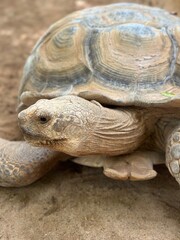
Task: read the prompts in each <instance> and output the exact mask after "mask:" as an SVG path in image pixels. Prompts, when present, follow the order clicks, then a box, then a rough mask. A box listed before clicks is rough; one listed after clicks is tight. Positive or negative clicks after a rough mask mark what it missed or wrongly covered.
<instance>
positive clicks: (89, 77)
mask: <svg viewBox="0 0 180 240" xmlns="http://www.w3.org/2000/svg"><path fill="white" fill-rule="evenodd" d="M179 47H180V19H179V18H178V17H177V16H173V15H171V14H170V13H168V12H167V11H165V10H162V9H158V8H152V7H148V6H143V5H139V4H132V3H129V4H127V3H121V4H120V3H118V4H111V5H107V6H100V7H92V8H89V9H84V10H81V11H77V12H74V13H72V14H70V15H68V16H67V17H65V18H63V19H62V20H60V21H58V22H56V23H55V24H53V25H52V26H51V27H50V28H49V30H48V31H47V32H46V33H45V34H44V36H42V37H41V39H40V40H39V41H38V42H37V44H36V45H35V47H34V49H33V50H32V52H31V55H30V56H29V57H28V59H27V62H26V64H25V67H24V72H23V77H22V81H21V85H20V90H19V105H18V112H19V114H18V121H19V126H20V128H21V130H22V132H23V135H24V138H25V141H21V142H9V141H7V140H4V139H1V141H0V149H1V150H0V152H1V155H0V185H1V186H25V185H28V184H30V183H32V182H34V181H35V180H37V179H39V178H40V177H41V176H43V175H44V174H45V173H46V172H48V171H49V170H50V169H51V168H52V167H53V166H54V165H55V164H56V163H57V161H65V160H67V159H70V160H72V161H74V162H76V163H79V164H82V165H87V166H92V167H102V168H103V171H104V174H105V175H106V176H107V177H110V178H113V179H117V180H126V179H129V180H147V179H151V178H154V177H155V176H156V175H157V172H156V171H155V170H154V169H153V165H154V164H161V163H164V164H166V165H167V167H168V169H169V171H170V173H171V174H172V176H173V177H174V178H175V179H176V181H177V182H178V183H179V184H180V54H179Z"/></svg>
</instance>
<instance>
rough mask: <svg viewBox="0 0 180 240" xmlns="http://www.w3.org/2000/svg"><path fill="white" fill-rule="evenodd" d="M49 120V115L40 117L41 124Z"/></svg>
mask: <svg viewBox="0 0 180 240" xmlns="http://www.w3.org/2000/svg"><path fill="white" fill-rule="evenodd" d="M49 120H50V118H49V117H48V116H40V117H39V122H40V123H41V124H45V123H47V122H48V121H49Z"/></svg>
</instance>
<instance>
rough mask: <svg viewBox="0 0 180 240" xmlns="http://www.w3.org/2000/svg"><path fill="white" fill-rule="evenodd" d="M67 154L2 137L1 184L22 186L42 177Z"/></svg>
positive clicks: (0, 150)
mask: <svg viewBox="0 0 180 240" xmlns="http://www.w3.org/2000/svg"><path fill="white" fill-rule="evenodd" d="M67 158H68V156H67V155H65V154H61V153H59V152H55V151H51V150H47V149H45V148H38V147H32V146H30V145H29V144H28V143H26V142H23V141H19V142H10V141H7V140H4V139H1V138H0V186H3V187H21V186H26V185H29V184H31V183H33V182H34V181H36V180H38V179H39V178H41V177H42V176H43V175H44V174H45V173H47V172H48V171H49V170H51V169H52V168H53V166H54V165H55V164H56V163H57V161H59V160H66V159H67Z"/></svg>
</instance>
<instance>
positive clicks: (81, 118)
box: [18, 96, 99, 155]
mask: <svg viewBox="0 0 180 240" xmlns="http://www.w3.org/2000/svg"><path fill="white" fill-rule="evenodd" d="M97 110H99V107H98V106H97V105H96V104H93V103H91V102H89V101H87V100H84V99H82V98H80V97H75V96H65V97H58V98H55V99H52V100H46V99H42V100H38V101H37V102H36V103H35V104H33V105H32V106H30V107H29V108H27V109H25V110H23V111H21V112H20V113H19V115H18V119H19V126H20V128H21V129H22V132H23V134H24V137H25V139H26V140H27V141H28V142H29V143H30V144H32V145H34V146H45V147H48V148H51V149H54V150H58V151H61V152H65V153H67V154H70V155H76V154H77V155H78V148H79V146H80V145H81V142H83V141H84V139H85V138H87V137H88V136H89V135H90V134H91V131H92V129H93V122H94V118H96V115H97ZM75 152H76V154H75Z"/></svg>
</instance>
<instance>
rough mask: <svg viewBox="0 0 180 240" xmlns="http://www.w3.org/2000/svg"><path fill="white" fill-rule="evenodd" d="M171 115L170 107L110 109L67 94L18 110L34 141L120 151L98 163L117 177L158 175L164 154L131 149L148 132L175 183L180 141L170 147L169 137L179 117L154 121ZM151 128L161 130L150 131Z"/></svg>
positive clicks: (72, 150) (87, 151) (69, 150)
mask: <svg viewBox="0 0 180 240" xmlns="http://www.w3.org/2000/svg"><path fill="white" fill-rule="evenodd" d="M174 115H175V114H174V111H170V112H168V111H167V110H166V109H165V110H163V109H158V110H157V111H156V110H154V113H153V112H152V109H151V110H148V109H140V108H133V109H132V108H126V109H123V108H121V109H120V108H117V109H109V108H106V107H103V106H101V105H100V104H99V103H97V102H95V101H91V102H90V101H87V100H85V99H82V98H80V97H76V96H65V97H59V98H55V99H52V100H39V101H38V102H37V103H36V104H34V105H32V106H31V107H29V108H28V109H26V110H24V111H22V112H21V113H20V114H19V122H20V127H21V128H22V131H23V133H24V136H25V139H26V140H27V141H28V142H30V143H31V144H33V145H35V146H44V147H48V148H50V149H53V150H56V151H60V152H64V153H66V154H68V155H72V156H78V157H79V156H87V155H106V156H118V155H122V154H123V156H119V157H109V158H104V157H100V164H99V166H102V167H104V173H105V175H107V176H109V177H111V178H115V179H128V178H129V179H131V180H145V179H151V178H153V177H155V176H156V174H157V173H156V172H155V171H154V170H153V164H157V163H163V161H164V156H163V154H161V153H158V152H154V149H151V147H150V146H148V148H150V149H151V151H149V149H148V151H144V150H143V151H137V152H134V151H135V150H136V149H138V148H139V147H140V146H141V145H142V144H143V143H144V142H145V140H146V139H147V138H148V137H149V136H150V135H152V136H151V137H154V140H153V141H154V142H157V144H154V146H153V148H156V149H157V148H159V150H162V149H161V147H159V146H158V145H163V146H164V149H163V151H164V152H166V164H167V166H168V168H169V170H170V172H171V174H172V175H173V176H174V177H175V178H176V180H177V181H178V182H179V162H178V161H179V155H178V154H179V152H180V151H179V149H180V145H178V146H177V147H175V149H174V146H175V145H174V144H175V140H173V141H172V140H171V139H172V138H173V139H174V135H173V134H175V132H177V130H174V131H175V132H173V133H171V132H172V130H173V129H174V128H175V127H177V123H178V122H179V120H178V119H176V120H174V121H173V120H172V118H171V119H170V120H167V124H166V125H165V127H164V128H161V124H160V125H158V121H160V120H159V119H163V117H164V118H165V117H166V116H172V117H174ZM176 115H177V114H176ZM168 123H170V124H168ZM155 128H157V130H158V132H159V134H155V133H154V134H153V131H154V129H155ZM165 130H166V131H165ZM176 142H177V141H176ZM176 145H177V144H176ZM177 149H178V150H177ZM124 154H128V155H127V156H126V155H124ZM129 154H130V155H129ZM88 158H89V157H87V164H86V160H85V158H82V159H81V158H79V159H76V160H75V161H76V162H78V163H83V164H84V165H88ZM103 158H104V160H103ZM177 158H178V159H177ZM89 162H92V158H91V157H90V161H89ZM89 165H90V166H91V165H93V164H89ZM97 165H98V164H97Z"/></svg>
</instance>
